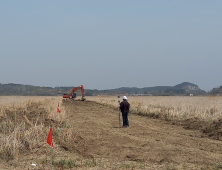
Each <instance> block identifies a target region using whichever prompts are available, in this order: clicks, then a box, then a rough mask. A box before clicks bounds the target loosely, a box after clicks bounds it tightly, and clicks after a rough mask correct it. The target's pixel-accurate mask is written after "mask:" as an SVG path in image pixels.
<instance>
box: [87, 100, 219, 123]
mask: <svg viewBox="0 0 222 170" xmlns="http://www.w3.org/2000/svg"><path fill="white" fill-rule="evenodd" d="M88 100H92V101H96V102H99V103H102V104H107V105H110V106H114V107H118V102H117V101H118V98H117V96H115V97H113V96H112V97H111V96H96V97H88ZM119 100H122V99H119ZM128 100H129V102H130V104H131V112H132V113H134V114H142V115H150V116H154V117H155V116H156V117H166V116H167V117H168V118H169V119H171V120H185V119H190V118H197V119H199V120H203V121H214V120H218V119H221V118H222V97H221V96H216V97H194V96H192V97H190V96H182V97H181V96H167V97H165V96H163V97H161V96H146V97H145V96H129V97H128Z"/></svg>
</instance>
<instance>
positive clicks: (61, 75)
mask: <svg viewBox="0 0 222 170" xmlns="http://www.w3.org/2000/svg"><path fill="white" fill-rule="evenodd" d="M221 73H222V1H221V0H158V1H156V0H38V1H30V0H10V1H6V0H5V1H0V83H1V84H7V83H15V84H25V85H34V86H47V87H58V86H79V85H81V84H83V85H84V86H85V88H86V89H99V90H104V89H114V88H119V87H138V88H142V87H153V86H174V85H177V84H180V83H182V82H190V83H194V84H196V85H198V86H199V88H201V89H202V90H206V91H209V90H211V89H213V88H214V87H219V86H221V85H222V79H221Z"/></svg>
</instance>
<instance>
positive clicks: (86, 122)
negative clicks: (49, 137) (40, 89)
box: [63, 101, 222, 169]
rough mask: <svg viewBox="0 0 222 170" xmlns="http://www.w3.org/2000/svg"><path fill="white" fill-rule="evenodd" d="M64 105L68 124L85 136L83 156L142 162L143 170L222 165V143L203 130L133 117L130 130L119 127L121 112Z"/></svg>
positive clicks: (79, 149)
mask: <svg viewBox="0 0 222 170" xmlns="http://www.w3.org/2000/svg"><path fill="white" fill-rule="evenodd" d="M63 106H65V107H66V112H67V123H68V124H73V125H74V127H75V128H76V130H77V131H78V132H80V133H81V136H82V137H83V140H84V146H82V145H81V146H80V145H79V147H78V146H77V147H76V151H75V152H78V153H79V154H80V155H82V156H83V157H86V158H94V159H106V160H109V161H111V162H115V163H119V164H121V163H125V164H126V162H127V163H128V164H129V165H130V164H133V163H140V164H141V166H140V168H141V169H213V168H218V169H219V165H222V142H221V141H217V140H212V139H209V138H206V137H204V135H203V134H202V133H201V132H199V131H193V130H185V129H184V128H182V127H180V126H177V125H171V124H169V123H167V122H166V121H163V120H158V119H151V118H148V117H143V116H138V115H133V114H130V115H129V122H130V127H129V128H119V112H118V110H115V109H112V108H109V107H106V106H103V105H100V104H97V103H95V102H91V101H85V102H82V101H65V102H64V103H63ZM121 124H122V122H121ZM83 147H84V148H83ZM220 163H221V164H220ZM142 165H143V166H142ZM128 167H130V166H128ZM126 169H127V167H126ZM132 169H133V167H132Z"/></svg>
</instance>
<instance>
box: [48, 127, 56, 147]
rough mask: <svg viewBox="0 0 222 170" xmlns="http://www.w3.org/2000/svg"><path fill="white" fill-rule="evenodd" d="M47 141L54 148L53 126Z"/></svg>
mask: <svg viewBox="0 0 222 170" xmlns="http://www.w3.org/2000/svg"><path fill="white" fill-rule="evenodd" d="M47 143H48V144H49V145H50V146H52V147H53V148H54V146H53V143H52V128H50V131H49V135H48V139H47Z"/></svg>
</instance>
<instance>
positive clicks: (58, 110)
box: [57, 102, 61, 113]
mask: <svg viewBox="0 0 222 170" xmlns="http://www.w3.org/2000/svg"><path fill="white" fill-rule="evenodd" d="M57 113H61V111H60V109H59V102H58V107H57Z"/></svg>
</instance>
